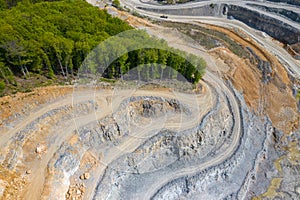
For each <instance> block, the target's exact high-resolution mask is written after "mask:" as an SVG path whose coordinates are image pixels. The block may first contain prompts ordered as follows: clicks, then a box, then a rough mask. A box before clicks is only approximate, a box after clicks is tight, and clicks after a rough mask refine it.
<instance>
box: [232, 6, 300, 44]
mask: <svg viewBox="0 0 300 200" xmlns="http://www.w3.org/2000/svg"><path fill="white" fill-rule="evenodd" d="M228 8H229V9H228V13H227V16H228V17H229V18H230V17H233V18H234V19H236V20H239V21H242V22H244V23H245V24H247V25H248V26H251V27H253V28H255V29H257V30H260V31H263V32H265V33H267V34H268V35H270V36H272V37H273V38H275V39H277V40H279V41H281V42H283V43H284V44H294V43H297V42H298V39H299V37H300V32H299V30H298V29H296V28H294V27H292V26H290V25H288V24H286V23H284V22H282V21H280V20H277V19H274V18H270V17H268V16H266V15H264V14H261V13H259V12H256V11H252V10H249V9H247V8H243V7H240V6H235V5H229V6H228Z"/></svg>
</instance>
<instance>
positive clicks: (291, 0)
mask: <svg viewBox="0 0 300 200" xmlns="http://www.w3.org/2000/svg"><path fill="white" fill-rule="evenodd" d="M268 1H272V2H278V3H288V4H291V5H298V6H299V5H300V1H299V0H268Z"/></svg>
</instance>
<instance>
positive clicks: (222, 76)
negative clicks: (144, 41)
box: [0, 0, 300, 200]
mask: <svg viewBox="0 0 300 200" xmlns="http://www.w3.org/2000/svg"><path fill="white" fill-rule="evenodd" d="M89 3H90V4H92V5H94V6H96V7H105V8H100V9H106V10H107V12H108V13H109V14H110V15H112V16H115V17H118V18H120V19H122V20H123V21H125V22H127V23H128V24H129V25H131V26H132V27H134V28H135V29H142V30H145V32H146V33H147V34H149V35H151V36H155V37H157V38H159V39H163V40H165V41H166V43H167V44H168V45H169V46H171V47H172V48H174V49H179V50H181V51H185V52H187V53H189V54H193V55H196V56H200V57H201V58H203V59H204V60H205V62H206V63H207V68H206V71H205V75H204V76H203V77H202V79H201V80H200V81H199V82H197V83H195V84H192V83H188V84H187V85H188V86H187V85H185V84H183V83H181V82H180V81H178V80H176V81H175V80H171V79H170V80H169V79H164V80H163V81H161V80H157V81H155V80H151V81H143V80H141V81H140V74H138V75H139V76H138V79H136V80H134V81H132V80H130V81H129V80H126V79H125V78H124V79H123V76H122V77H121V78H119V79H118V80H115V81H113V82H110V81H107V82H103V81H99V77H97V79H95V77H92V78H91V77H89V78H91V79H95V80H93V81H81V79H80V78H78V80H75V81H73V82H72V84H71V85H60V86H58V85H54V86H53V85H52V86H47V87H38V88H35V89H34V90H32V91H30V92H27V93H16V94H11V95H7V96H3V97H1V98H0V116H1V118H0V119H1V120H0V196H2V199H12V200H16V199H26V200H35V199H53V200H54V199H55V200H56V199H59V200H60V199H68V200H78V199H97V200H105V199H112V200H114V199H122V200H131V199H132V200H134V199H136V200H141V199H153V200H154V199H155V200H156V199H167V200H169V199H186V200H194V199H195V200H196V199H197V200H198V199H201V200H202V199H203V200H221V199H226V200H231V199H232V200H233V199H234V200H242V199H254V200H258V199H282V200H297V199H300V128H299V98H300V97H299V96H300V95H299V93H298V91H299V89H300V82H299V80H300V62H299V60H297V59H299V58H300V56H299V55H300V54H299V53H300V48H299V46H300V43H299V42H300V29H299V28H300V23H299V22H300V7H299V1H288V0H286V1H284V0H282V1H234V0H232V1H229V0H227V1H226V0H218V1H214V0H213V1H188V2H186V1H182V2H181V1H155V0H150V1H140V0H121V2H120V5H118V6H117V7H118V8H119V9H116V8H115V7H111V6H103V5H105V4H109V3H110V2H106V1H90V2H89ZM120 8H121V9H120ZM83 71H84V70H83ZM166 71H167V70H165V75H166V74H167V72H166ZM139 72H140V71H137V73H139ZM124 77H125V75H124ZM161 77H163V75H161ZM101 80H103V79H101Z"/></svg>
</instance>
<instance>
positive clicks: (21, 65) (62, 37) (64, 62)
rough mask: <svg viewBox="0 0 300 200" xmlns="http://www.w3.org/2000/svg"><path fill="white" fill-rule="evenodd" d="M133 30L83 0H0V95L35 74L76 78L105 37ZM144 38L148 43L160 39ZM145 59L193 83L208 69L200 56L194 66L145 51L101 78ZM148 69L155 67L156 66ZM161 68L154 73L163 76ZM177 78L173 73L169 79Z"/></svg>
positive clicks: (136, 52) (130, 55)
mask: <svg viewBox="0 0 300 200" xmlns="http://www.w3.org/2000/svg"><path fill="white" fill-rule="evenodd" d="M130 29H132V27H130V26H129V25H128V24H126V23H125V22H123V21H121V20H120V19H118V18H115V17H112V16H110V15H109V14H107V12H106V11H104V10H99V9H98V8H95V7H93V6H91V5H89V4H88V3H86V2H85V1H83V0H62V1H53V2H52V1H51V2H50V1H47V2H41V0H36V1H35V0H31V1H30V0H23V1H18V0H0V95H3V94H4V93H5V92H6V93H7V91H17V89H18V87H20V86H23V85H22V84H20V80H22V79H24V80H30V79H33V77H35V76H36V75H39V76H42V77H45V78H47V79H49V80H53V79H56V78H57V77H60V78H63V79H68V78H72V77H74V76H76V74H77V72H78V69H79V68H80V66H81V64H82V62H83V61H84V59H85V57H86V56H87V55H88V54H89V53H90V52H91V51H92V50H93V49H94V48H95V47H96V46H97V45H98V44H99V43H101V41H104V40H105V39H107V38H109V37H110V36H112V35H116V34H118V33H121V32H123V31H126V30H130ZM145 37H147V40H149V41H150V42H152V40H153V42H155V41H157V40H156V39H154V38H151V37H150V36H148V35H147V36H145ZM165 45H166V44H165ZM165 49H166V48H165ZM189 57H191V60H197V58H196V57H195V58H194V57H193V56H190V55H189ZM147 63H160V64H162V66H163V65H168V66H171V67H172V68H174V69H175V70H177V71H178V72H179V73H181V74H183V75H184V76H185V77H186V78H187V80H189V81H190V82H197V81H198V80H199V79H200V78H201V76H202V75H203V73H204V68H205V67H206V64H205V62H204V60H202V59H200V60H199V59H198V60H197V61H196V62H195V63H198V64H197V66H195V65H194V64H193V63H190V62H187V61H186V60H184V58H183V57H180V56H178V55H177V54H176V53H175V54H174V53H170V52H169V51H168V50H160V49H142V50H134V51H131V52H129V53H125V54H124V55H122V56H120V58H118V59H117V60H114V61H113V62H111V64H110V66H109V68H108V69H107V70H106V71H105V72H104V73H103V76H105V77H106V78H119V77H121V76H122V74H124V73H126V72H127V71H129V70H130V69H132V68H134V67H137V66H138V65H141V64H147ZM98 64H101V63H98ZM98 68H99V66H98ZM100 68H101V67H100ZM150 68H151V70H152V72H154V71H155V70H154V69H155V65H152V66H151V67H150ZM163 68H164V67H160V69H157V70H156V73H152V74H155V76H161V77H163V75H161V73H163ZM93 70H95V69H93ZM96 71H97V70H96ZM165 74H167V73H165ZM174 76H175V75H174V74H173V75H172V77H171V75H170V73H169V76H168V77H169V78H174ZM152 77H154V75H152Z"/></svg>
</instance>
